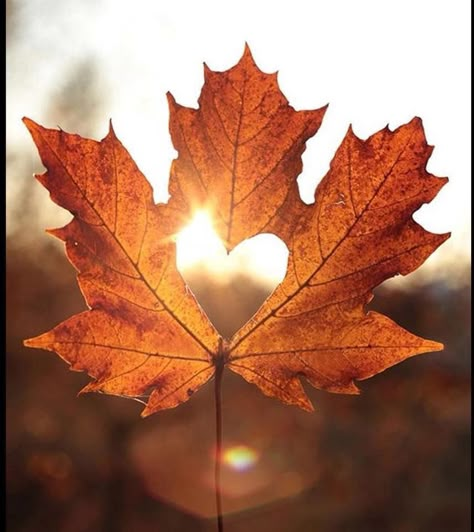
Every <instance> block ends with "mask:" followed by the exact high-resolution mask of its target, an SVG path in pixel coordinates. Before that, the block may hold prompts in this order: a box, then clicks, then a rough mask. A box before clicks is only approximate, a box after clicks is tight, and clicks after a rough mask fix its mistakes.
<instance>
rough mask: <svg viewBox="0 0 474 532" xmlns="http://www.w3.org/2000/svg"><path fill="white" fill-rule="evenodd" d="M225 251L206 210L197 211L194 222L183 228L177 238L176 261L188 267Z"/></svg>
mask: <svg viewBox="0 0 474 532" xmlns="http://www.w3.org/2000/svg"><path fill="white" fill-rule="evenodd" d="M222 252H224V253H225V249H224V246H223V244H222V242H221V240H220V239H219V237H218V236H217V234H216V232H215V231H214V228H213V226H212V221H211V218H210V216H209V214H208V213H207V212H206V211H197V212H196V214H195V215H194V218H193V220H192V222H191V223H190V224H189V225H187V226H186V227H185V228H184V229H182V230H181V231H180V233H179V235H178V238H177V251H176V262H177V264H178V268H180V269H184V270H185V269H187V268H192V267H193V266H196V265H197V264H200V263H202V262H208V261H212V260H214V259H216V257H219V256H220V255H221V254H222Z"/></svg>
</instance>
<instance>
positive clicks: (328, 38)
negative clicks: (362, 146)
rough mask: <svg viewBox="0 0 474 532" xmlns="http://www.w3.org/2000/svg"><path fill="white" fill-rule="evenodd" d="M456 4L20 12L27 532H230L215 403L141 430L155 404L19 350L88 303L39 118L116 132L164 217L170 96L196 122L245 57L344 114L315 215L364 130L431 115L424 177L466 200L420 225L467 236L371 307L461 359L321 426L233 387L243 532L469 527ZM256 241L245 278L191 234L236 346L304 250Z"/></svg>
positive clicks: (230, 499)
mask: <svg viewBox="0 0 474 532" xmlns="http://www.w3.org/2000/svg"><path fill="white" fill-rule="evenodd" d="M451 4H455V5H448V4H447V3H446V2H441V1H439V2H436V1H430V2H428V1H426V2H425V1H423V0H418V1H416V2H413V1H412V2H408V1H405V0H400V1H399V2H397V3H391V2H386V3H381V2H375V1H369V0H361V1H359V2H357V3H352V2H349V1H343V0H335V1H333V2H331V3H330V5H329V3H324V5H323V3H319V2H311V1H306V2H305V1H300V0H292V2H291V3H290V2H282V1H277V0H274V1H273V2H266V1H264V0H262V1H261V2H259V3H258V5H252V4H251V2H248V1H247V0H242V1H240V2H236V1H227V2H220V3H218V2H216V1H210V0H203V1H201V2H197V3H193V2H191V1H189V0H181V1H178V0H176V1H174V2H172V3H169V4H168V3H158V2H152V1H142V2H140V3H135V4H133V7H132V4H131V3H129V2H122V1H112V0H99V1H94V2H92V1H85V0H82V1H79V0H64V1H63V2H61V3H59V2H54V1H53V0H44V1H42V2H35V1H34V0H7V9H6V16H7V168H6V174H7V185H6V192H7V206H6V207H7V241H6V245H7V267H6V283H7V302H6V303H7V353H6V370H7V395H6V397H7V402H6V415H7V441H6V451H7V457H6V469H7V485H6V488H7V530H9V532H20V531H22V532H33V531H39V530H41V531H43V530H51V531H58V532H91V531H92V532H95V531H100V532H148V531H150V532H151V531H153V532H156V531H157V530H158V531H160V532H169V531H197V532H207V531H212V530H215V518H214V494H213V450H214V404H213V393H212V392H213V390H212V385H211V384H208V385H207V386H205V387H204V388H203V389H202V390H201V391H199V392H198V393H197V394H196V395H195V396H193V398H192V400H190V401H188V402H187V403H185V404H183V405H181V406H180V407H179V408H177V409H174V410H170V411H166V412H162V413H159V414H156V415H154V416H151V417H150V418H147V419H145V420H143V419H141V418H140V417H139V413H140V410H141V406H140V405H139V404H138V403H136V402H133V401H129V400H124V399H119V398H114V397H107V396H98V395H92V394H90V395H85V396H81V397H77V392H78V391H79V390H80V389H81V388H82V387H83V386H84V385H85V384H86V383H87V381H88V377H87V376H86V375H84V374H81V373H73V372H69V371H67V366H66V364H65V363H64V362H63V361H61V360H60V359H59V357H57V356H55V355H54V354H52V353H48V352H42V351H39V350H33V349H26V348H24V347H23V346H22V341H23V339H25V338H28V337H31V336H35V335H37V334H39V333H41V332H44V331H46V330H48V329H50V328H51V327H53V326H54V325H56V324H57V323H59V322H60V321H63V320H64V319H65V318H67V317H69V316H70V315H72V314H74V313H76V312H79V311H81V310H83V309H85V304H84V301H83V299H82V296H81V294H80V292H79V289H78V287H77V284H76V281H75V272H74V270H73V268H72V266H71V265H69V264H68V262H67V260H66V258H65V256H64V252H63V249H62V244H61V243H60V242H59V241H56V240H55V239H53V238H52V237H50V236H48V235H46V234H45V233H44V228H45V227H58V226H61V225H63V224H64V223H66V222H67V221H68V220H69V215H68V214H67V213H65V212H62V211H61V209H59V208H58V207H56V206H55V205H54V204H52V202H51V201H50V200H49V198H48V193H47V192H46V191H45V190H44V189H42V187H41V186H40V185H39V183H37V182H36V181H35V179H34V178H33V177H32V175H33V174H34V173H41V172H43V171H44V169H43V168H42V166H41V162H40V160H39V157H38V155H37V152H36V149H35V147H34V145H33V142H32V141H31V139H30V138H29V136H28V134H27V131H26V129H25V128H24V127H23V125H22V123H21V118H22V116H25V115H26V116H29V117H30V118H32V119H34V120H36V121H38V122H39V123H40V124H42V125H44V126H46V127H56V126H61V128H62V129H64V130H66V131H68V132H73V133H79V134H81V135H82V136H86V137H92V138H96V139H100V138H102V137H104V136H105V134H106V131H107V128H108V120H109V118H112V119H113V121H114V129H115V131H116V133H117V135H118V137H119V138H120V139H121V140H122V142H123V143H124V145H125V146H126V147H127V149H128V150H129V151H130V153H131V155H132V157H133V158H134V159H135V160H136V161H137V163H138V165H139V167H140V168H141V170H142V171H143V172H144V174H145V175H146V176H147V178H148V179H149V180H150V182H152V184H153V186H154V189H155V199H156V200H157V201H166V199H167V176H168V172H169V165H170V162H171V160H172V159H173V157H174V156H175V152H174V150H173V148H172V145H171V142H170V139H169V134H168V111H167V107H166V98H165V94H166V92H167V91H168V90H170V91H171V92H172V93H173V94H174V95H175V97H176V99H177V101H178V102H179V103H181V104H184V105H189V106H196V102H197V98H198V95H199V91H200V88H201V85H202V82H203V76H202V63H203V61H205V62H206V63H207V64H208V65H209V66H210V67H211V68H213V69H214V70H224V69H227V68H229V67H230V66H232V65H234V64H235V63H236V62H237V60H238V59H239V57H240V55H241V54H242V51H243V46H244V42H245V41H247V42H248V43H249V45H250V46H251V49H252V52H253V55H254V57H255V59H256V61H257V64H258V65H259V66H260V68H262V69H263V70H264V71H266V72H272V71H275V70H278V71H279V82H280V85H281V87H282V90H283V92H284V93H285V95H286V96H287V98H288V99H289V101H290V103H291V104H292V105H294V107H295V108H297V109H303V108H317V107H320V106H322V105H324V104H326V103H328V102H329V103H330V106H329V109H328V112H327V114H326V118H325V121H324V123H323V126H322V127H321V130H320V132H319V133H318V135H317V136H316V138H315V139H313V140H311V141H309V142H308V148H307V150H306V152H305V154H304V158H303V160H304V170H303V173H302V175H301V176H300V177H299V180H298V182H299V185H300V191H301V195H302V198H303V199H304V200H305V201H307V202H311V201H312V197H313V194H314V187H315V186H316V184H317V182H318V181H319V179H320V178H321V177H322V176H323V175H324V173H325V172H326V170H327V168H328V165H329V162H330V160H331V158H332V155H333V153H334V151H335V149H336V147H337V146H338V144H339V143H340V141H341V139H342V137H343V135H344V133H345V131H346V130H347V127H348V125H349V123H352V124H353V127H354V130H355V132H356V133H357V134H358V135H359V136H361V137H366V136H368V135H369V134H371V133H373V132H374V131H376V130H378V129H381V128H382V127H384V126H385V124H386V123H389V125H390V127H391V128H394V127H397V126H398V125H400V124H402V123H406V122H407V121H408V120H410V119H411V118H412V117H413V116H415V115H419V116H421V117H422V118H423V123H424V126H425V131H426V136H427V139H428V142H429V143H430V144H433V145H435V150H434V152H433V155H432V157H431V159H430V161H429V164H428V169H429V171H431V172H432V173H434V174H435V175H439V176H445V175H447V176H448V177H449V178H450V182H449V184H448V185H446V186H445V187H444V188H443V190H442V191H441V192H440V194H439V195H438V197H437V198H436V199H435V200H434V201H433V202H432V204H430V205H428V206H424V207H423V208H422V209H420V211H419V212H418V213H417V214H416V219H417V220H418V221H419V222H420V223H422V224H423V225H424V226H425V227H426V228H428V229H429V230H431V231H433V232H440V233H441V232H446V231H452V233H453V235H452V237H451V239H450V240H449V241H448V242H447V243H445V244H444V245H443V246H442V247H441V248H440V249H439V250H438V251H437V252H435V254H434V255H433V256H432V257H431V258H430V259H429V260H428V261H427V262H426V264H425V265H424V266H423V267H422V268H420V269H419V270H418V271H417V272H415V273H414V274H412V275H410V276H408V277H407V278H400V279H398V278H397V279H394V280H391V281H389V282H387V283H385V284H384V285H382V286H381V287H380V288H378V289H377V290H376V297H375V298H374V301H373V303H372V304H371V308H374V309H377V310H379V311H381V312H383V313H385V314H387V315H388V316H390V317H391V318H392V319H394V320H395V321H397V322H398V323H399V324H401V325H402V326H404V327H406V328H407V329H409V330H410V331H412V332H414V333H416V334H419V335H421V336H424V337H427V338H431V339H435V340H437V341H440V342H443V343H444V344H445V346H446V349H445V350H444V351H443V352H438V353H434V354H427V355H424V356H419V357H415V358H414V359H410V360H408V361H406V362H404V363H402V364H400V365H398V366H396V367H394V368H391V369H389V370H387V371H386V372H384V373H382V374H380V375H378V376H376V377H374V378H372V379H370V380H368V381H365V382H362V383H361V384H360V387H361V388H362V390H363V393H362V394H361V395H360V396H357V397H354V396H340V395H333V394H328V393H322V392H318V391H316V390H314V389H312V388H310V387H306V389H307V392H308V394H309V396H310V398H311V400H312V401H313V403H314V405H315V408H316V411H315V412H314V413H312V414H308V413H306V412H303V411H299V410H297V409H296V408H292V407H289V406H284V405H282V404H279V403H278V402H277V401H275V400H271V399H269V398H267V397H264V396H263V395H262V394H261V393H260V392H259V391H258V390H257V389H256V388H255V387H253V386H252V385H250V384H248V383H246V382H244V381H243V380H242V379H240V378H239V377H237V376H234V375H231V374H230V372H226V373H225V375H224V388H223V390H224V398H223V399H224V406H223V409H224V410H223V414H224V450H225V452H224V456H223V466H222V467H223V471H222V475H223V491H224V510H225V514H226V515H225V529H226V532H243V531H246V532H247V531H254V530H255V531H264V532H265V531H272V532H292V531H296V532H313V531H318V532H343V531H351V532H354V531H356V532H366V531H367V532H372V531H373V532H378V531H380V530H384V531H393V532H422V531H430V532H433V531H435V532H437V531H439V532H444V531H446V530H449V531H451V532H465V531H467V530H470V443H471V441H470V382H471V379H470V352H471V343H470V342H471V340H470V319H471V318H470V309H471V301H470V288H471V286H470V283H471V278H470V260H471V259H470V208H471V206H470V172H471V169H470V161H469V157H468V154H469V153H470V112H469V111H470V109H469V105H470V100H469V94H470V61H469V59H470V52H469V50H470V42H469V40H470V26H469V21H470V3H469V2H467V1H459V2H456V3H451ZM196 231H197V233H196ZM199 234H201V237H202V240H201V241H200V242H201V243H200V244H199V245H196V242H197V238H198V236H199ZM259 238H260V242H259V241H258V240H257V243H256V244H255V243H253V244H252V242H250V243H245V244H243V245H242V246H240V247H239V248H238V249H236V250H235V253H233V254H232V255H231V257H230V260H227V258H226V257H225V254H224V252H223V250H222V248H221V246H220V244H219V242H217V241H216V240H215V237H213V236H212V233H210V228H209V227H208V225H206V221H205V220H201V221H200V222H199V223H197V224H195V225H194V228H193V229H188V230H185V231H184V232H183V233H182V235H181V236H180V237H179V242H178V259H179V266H180V269H181V271H182V273H183V275H184V276H185V278H186V280H187V281H188V283H189V284H190V286H191V288H192V290H193V291H194V293H195V294H196V296H197V297H198V300H199V301H200V303H201V304H202V306H203V307H204V309H205V310H206V312H207V314H208V316H209V317H210V319H211V320H212V321H213V322H214V324H215V325H216V327H217V328H218V329H219V330H220V332H221V333H222V334H224V335H227V336H230V335H231V334H232V332H233V331H235V330H236V329H237V328H238V327H240V326H241V325H242V324H243V323H244V322H245V321H246V320H247V319H248V318H249V317H250V316H251V315H252V314H253V312H255V310H256V309H257V308H258V306H259V305H260V304H261V302H262V301H263V299H264V298H265V297H266V296H267V295H268V294H269V293H270V292H271V290H272V289H273V287H274V286H275V283H277V282H278V280H279V279H281V276H282V275H283V274H284V271H285V268H286V262H285V261H286V253H287V251H286V248H285V246H284V245H283V244H282V243H281V242H278V241H277V239H276V238H275V237H268V236H266V237H265V236H262V237H259ZM262 250H263V253H261V254H260V255H258V251H262Z"/></svg>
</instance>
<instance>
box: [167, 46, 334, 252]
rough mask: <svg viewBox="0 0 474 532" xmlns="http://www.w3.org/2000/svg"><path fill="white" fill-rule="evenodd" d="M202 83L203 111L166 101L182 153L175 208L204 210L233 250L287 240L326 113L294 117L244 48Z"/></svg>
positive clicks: (174, 181)
mask: <svg viewBox="0 0 474 532" xmlns="http://www.w3.org/2000/svg"><path fill="white" fill-rule="evenodd" d="M204 77H205V83H204V86H203V89H202V92H201V96H200V98H199V109H190V108H188V107H182V106H180V105H178V104H177V103H176V102H175V100H174V98H173V96H171V95H170V94H169V95H168V101H169V105H170V132H171V138H172V139H173V144H174V147H175V148H176V150H178V153H179V157H178V158H177V159H176V160H175V161H173V165H172V168H171V176H170V194H171V198H170V205H172V206H177V208H178V209H183V208H184V209H185V213H186V214H188V213H189V212H191V213H192V212H193V211H194V210H195V209H198V208H202V207H205V208H206V210H208V211H209V212H210V213H211V216H212V217H213V219H214V224H215V228H216V232H217V233H218V234H219V236H220V237H221V238H222V240H223V242H224V244H225V245H226V247H227V248H228V249H232V248H233V247H234V246H235V245H236V244H238V243H239V242H241V241H242V240H245V239H246V238H250V237H252V236H254V235H256V234H258V233H275V234H276V235H277V236H279V237H280V238H282V239H283V240H286V239H287V235H288V234H289V232H291V227H292V226H291V220H292V219H296V218H297V215H298V212H295V213H294V212H293V210H292V209H294V208H298V207H300V204H299V202H298V198H299V195H298V186H297V182H296V178H297V177H298V175H299V174H300V173H301V170H302V162H301V155H302V153H303V151H304V149H305V143H306V141H307V140H308V139H309V138H310V137H312V136H313V135H314V134H315V133H316V131H318V129H319V126H320V125H321V121H322V119H323V116H324V113H325V112H326V107H323V108H322V109H317V110H315V111H295V110H294V109H293V107H291V106H290V105H288V101H287V99H286V98H285V96H284V95H283V94H282V92H281V91H280V89H279V87H278V83H277V77H276V74H264V73H263V72H261V71H260V70H259V69H258V67H257V66H256V65H255V63H254V61H253V58H252V55H251V53H250V49H249V48H248V47H247V46H246V47H245V52H244V55H243V57H242V59H241V60H240V61H239V63H238V64H237V65H236V66H235V67H233V68H231V69H230V70H228V71H226V72H213V71H212V70H210V69H209V68H208V67H207V66H204ZM275 185H277V186H275ZM249 213H251V216H249Z"/></svg>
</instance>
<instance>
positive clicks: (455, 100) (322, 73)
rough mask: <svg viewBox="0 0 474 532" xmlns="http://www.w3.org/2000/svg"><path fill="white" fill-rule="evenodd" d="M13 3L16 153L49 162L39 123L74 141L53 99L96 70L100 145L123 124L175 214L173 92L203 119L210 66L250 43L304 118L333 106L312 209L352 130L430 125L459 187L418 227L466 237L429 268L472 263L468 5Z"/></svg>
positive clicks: (10, 71)
mask: <svg viewBox="0 0 474 532" xmlns="http://www.w3.org/2000/svg"><path fill="white" fill-rule="evenodd" d="M11 3H12V5H13V6H14V7H15V9H14V11H13V16H14V17H15V21H16V22H17V24H16V27H15V31H14V33H13V34H12V35H13V37H12V39H11V40H10V41H9V44H8V52H7V138H8V148H7V149H8V150H11V149H12V148H13V147H14V146H18V145H21V146H24V147H25V149H26V150H28V151H29V153H32V154H33V157H36V158H37V155H36V150H35V148H34V146H33V143H32V141H31V139H30V138H29V136H28V133H27V132H26V129H25V128H24V126H23V125H22V123H21V117H22V116H25V115H26V116H29V117H31V118H33V119H34V120H36V121H38V122H40V123H41V124H43V125H45V126H49V127H54V126H56V125H60V126H61V127H62V128H63V129H65V130H66V131H70V128H68V124H67V123H60V124H58V122H52V123H51V106H52V105H53V109H54V100H52V95H53V94H54V93H55V92H54V91H55V90H56V89H57V87H58V86H59V85H60V84H61V83H62V81H63V80H64V78H65V77H66V76H67V75H70V73H71V70H72V69H74V66H75V65H76V64H77V63H78V62H80V61H81V60H84V59H87V58H88V57H90V58H92V59H94V60H95V61H96V62H97V65H98V68H99V73H100V79H99V90H100V91H103V94H102V100H103V106H102V107H101V109H100V111H99V117H98V119H99V123H100V124H102V126H101V127H100V128H99V129H98V130H97V138H101V137H103V136H105V134H106V131H107V124H108V120H109V118H112V119H113V122H114V129H115V131H116V133H117V135H118V137H119V138H120V139H121V140H122V142H123V143H124V145H125V146H126V147H127V148H128V150H129V151H130V153H131V155H132V156H133V157H134V159H135V160H136V161H137V163H138V166H139V167H140V168H141V170H142V171H143V172H144V174H145V175H146V176H147V178H148V179H149V180H150V181H151V183H152V184H153V186H154V188H155V198H156V199H157V200H161V201H165V200H166V198H167V178H168V174H169V167H170V163H171V160H172V159H173V158H174V156H175V152H174V150H173V148H172V145H171V141H170V138H169V133H168V109H167V103H166V97H165V94H166V92H167V91H168V90H169V91H171V92H172V93H173V94H174V96H175V97H176V99H177V101H178V102H179V103H181V104H184V105H188V106H196V105H197V98H198V96H199V92H200V89H201V86H202V83H203V69H202V63H203V62H206V63H207V64H208V65H209V67H210V68H212V69H213V70H225V69H227V68H229V67H231V66H233V65H234V64H235V63H236V62H237V61H238V59H239V58H240V56H241V54H242V52H243V47H244V42H245V41H247V42H248V43H249V45H250V47H251V49H252V53H253V56H254V58H255V60H256V62H257V64H258V65H259V67H260V68H261V69H262V70H264V71H266V72H272V71H276V70H278V72H279V75H278V79H279V83H280V87H281V89H282V91H283V92H284V94H285V95H286V97H287V98H288V100H289V101H290V104H292V105H293V106H294V107H295V108H296V109H312V108H317V107H320V106H322V105H325V104H326V103H329V108H328V111H327V113H326V117H325V120H324V122H323V125H322V127H321V129H320V131H319V133H318V134H317V135H316V137H315V138H314V139H312V140H310V141H309V142H308V145H307V150H306V152H305V154H304V157H303V162H304V170H303V174H302V176H301V177H300V178H299V184H300V190H301V194H302V197H303V199H304V200H305V201H307V202H310V201H312V196H313V190H314V187H315V185H316V183H317V182H318V181H319V180H320V178H321V177H322V176H323V175H324V173H325V172H326V171H327V169H328V166H329V162H330V160H331V158H332V156H333V154H334V152H335V150H336V148H337V146H338V144H339V143H340V141H341V139H342V137H343V135H344V134H345V132H346V130H347V127H348V125H349V124H350V123H352V125H353V128H354V131H355V132H356V134H357V135H359V136H361V137H367V136H368V135H370V134H372V133H374V132H375V131H376V130H379V129H381V128H383V127H384V126H385V125H386V124H387V123H388V124H389V126H390V127H391V128H392V129H393V128H395V127H397V126H399V125H400V124H403V123H406V122H408V121H409V120H410V119H411V118H412V117H413V116H416V115H417V116H420V117H421V118H422V119H423V123H424V127H425V132H426V136H427V139H428V142H429V143H430V144H433V145H435V150H434V152H433V155H432V156H431V159H430V161H429V164H428V170H429V171H431V172H432V173H434V174H435V175H439V176H448V177H449V179H450V182H449V184H448V185H446V186H445V187H444V188H443V190H442V191H441V192H440V193H439V195H438V197H437V198H436V199H435V200H434V201H433V202H432V203H431V204H430V205H428V206H424V207H423V208H422V209H421V210H420V211H419V213H417V215H416V216H415V217H416V219H417V220H418V221H419V222H420V223H422V224H423V225H424V226H425V227H426V228H427V229H430V230H431V231H433V232H446V231H452V233H453V236H452V238H451V239H450V240H449V241H448V242H447V243H446V244H444V245H443V246H442V247H441V248H440V249H439V250H438V251H437V252H436V253H435V254H434V256H433V258H430V259H429V261H428V262H429V263H430V264H431V266H432V267H433V266H436V264H437V265H438V267H439V266H440V265H441V266H442V265H446V264H448V265H449V264H450V263H452V261H453V259H456V260H457V259H458V258H459V257H461V256H463V257H464V258H468V257H470V244H469V238H470V209H471V204H470V197H471V193H470V188H471V183H470V175H471V168H470V152H471V147H470V145H471V140H470V127H471V123H470V116H471V110H470V90H471V85H470V75H471V73H470V30H471V27H470V19H471V17H470V2H469V1H468V0H456V1H444V0H443V1H441V0H397V1H380V0H358V1H356V2H355V1H352V0H331V1H318V0H306V1H304V0H291V1H289V0H287V1H279V0H271V1H266V0H258V1H257V0H229V1H224V0H220V1H219V0H199V1H193V0H173V1H164V2H157V1H156V0H141V1H139V2H129V1H121V0H100V1H94V2H93V1H85V0H63V1H62V2H57V1H55V0H44V1H42V2H31V1H26V0H23V1H22V0H12V2H11ZM46 111H47V112H46ZM83 112H84V113H85V114H86V115H87V112H88V110H87V109H84V110H83ZM46 120H48V121H49V122H47V121H46ZM72 132H77V133H79V134H81V133H83V132H81V131H72ZM83 134H84V133H83ZM7 154H8V151H7ZM40 170H41V165H40V163H39V160H38V171H40ZM26 178H30V176H26ZM8 179H10V180H11V176H8ZM15 179H17V177H15ZM9 184H10V185H11V181H10V182H9ZM11 197H12V200H11V201H16V199H15V196H11ZM54 216H56V214H53V215H52V220H53V219H54ZM50 225H54V222H53V221H52V223H51V224H50ZM255 247H258V246H255ZM276 253H277V254H278V252H276ZM270 260H271V262H274V261H275V259H270ZM284 260H285V258H284V257H283V258H282V261H283V262H284ZM260 262H261V261H260ZM263 267H264V268H265V266H263ZM428 267H429V265H428Z"/></svg>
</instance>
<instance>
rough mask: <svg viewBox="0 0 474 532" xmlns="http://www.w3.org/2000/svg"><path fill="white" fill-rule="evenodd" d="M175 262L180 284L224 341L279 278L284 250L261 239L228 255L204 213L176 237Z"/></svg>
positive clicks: (277, 242)
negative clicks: (190, 293) (190, 291)
mask: <svg viewBox="0 0 474 532" xmlns="http://www.w3.org/2000/svg"><path fill="white" fill-rule="evenodd" d="M176 244H177V250H176V260H177V265H178V269H179V271H180V272H181V275H182V276H183V277H184V280H185V281H186V283H187V284H188V286H189V287H190V288H191V290H192V292H193V294H194V295H195V296H196V298H197V300H198V302H199V304H200V305H201V307H202V308H203V309H204V311H205V312H206V314H207V316H208V317H209V319H210V320H211V321H212V323H213V325H214V327H215V328H216V329H217V330H218V331H219V333H220V334H221V335H222V336H223V337H224V338H231V337H232V335H233V334H234V333H235V332H236V331H238V330H239V329H240V327H242V325H244V324H245V323H246V322H247V321H248V320H249V319H250V318H251V317H252V316H253V315H254V314H255V312H256V311H257V310H258V309H259V307H260V306H261V305H262V303H263V302H264V301H265V299H266V298H267V297H268V296H269V295H270V294H271V293H272V292H273V290H274V289H275V287H276V286H277V285H278V283H280V282H281V281H282V279H283V277H284V276H285V273H286V267H287V263H288V248H287V247H286V245H285V244H284V243H283V242H282V241H281V240H280V239H279V238H278V237H276V236H275V235H271V234H261V235H257V236H254V237H253V238H250V239H248V240H245V241H244V242H242V243H240V244H239V245H238V246H236V247H235V248H234V249H233V250H232V251H231V252H230V253H229V254H227V251H226V249H225V247H224V245H223V244H222V242H221V240H220V239H219V237H218V236H217V234H216V233H215V231H214V229H213V227H212V222H211V220H210V218H209V217H208V215H207V213H205V212H203V211H200V212H198V213H196V215H195V216H194V218H193V220H192V222H191V223H190V224H189V225H188V226H187V227H185V228H184V229H183V230H182V231H181V232H180V233H179V235H178V237H177V242H176Z"/></svg>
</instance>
